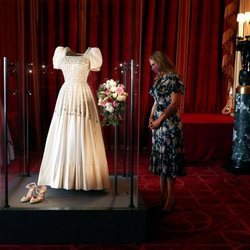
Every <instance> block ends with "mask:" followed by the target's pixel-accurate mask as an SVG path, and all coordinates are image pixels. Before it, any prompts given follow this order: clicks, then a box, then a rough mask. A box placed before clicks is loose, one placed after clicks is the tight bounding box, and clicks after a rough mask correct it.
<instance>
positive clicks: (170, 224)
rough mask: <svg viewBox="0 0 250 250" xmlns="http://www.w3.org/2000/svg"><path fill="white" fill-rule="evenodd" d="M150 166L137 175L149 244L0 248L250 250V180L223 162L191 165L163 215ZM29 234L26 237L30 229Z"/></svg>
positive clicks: (156, 180) (142, 165)
mask: <svg viewBox="0 0 250 250" xmlns="http://www.w3.org/2000/svg"><path fill="white" fill-rule="evenodd" d="M147 165H148V161H147V159H146V158H145V159H142V160H141V163H140V170H139V171H140V172H139V173H140V174H139V190H140V193H141V195H142V197H143V199H144V201H145V204H146V207H147V208H148V220H147V237H146V242H144V243H141V244H134V243H131V244H124V245H117V244H116V245H112V244H108V245H105V244H98V243H97V244H94V245H93V244H92V245H90V244H80V245H79V244H71V245H32V246H31V245H1V246H0V249H17V250H19V249H48V250H49V249H61V250H73V249H79V250H80V249H84V250H85V249H86V250H87V249H88V250H95V249H96V250H101V249H131V250H132V249H135V250H137V249H138V250H139V249H140V250H153V249H159V250H161V249H164V250H165V249H172V250H180V249H185V250H211V249H212V250H249V249H250V176H247V175H245V176H244V175H241V176H239V175H238V176H235V175H232V174H231V173H228V172H227V171H225V170H224V169H223V166H222V163H219V162H215V163H210V164H200V165H189V166H188V167H187V172H188V175H187V176H186V177H181V178H178V179H177V182H176V206H175V210H174V212H173V213H171V214H169V215H164V214H162V213H161V211H160V209H159V208H157V207H156V206H155V205H156V204H158V202H159V196H160V195H159V177H158V176H154V175H152V174H151V173H149V172H148V169H147V168H148V166H147ZM25 230H27V235H28V231H29V230H30V229H25ZM45 233H46V232H45ZM41 237H42V236H41Z"/></svg>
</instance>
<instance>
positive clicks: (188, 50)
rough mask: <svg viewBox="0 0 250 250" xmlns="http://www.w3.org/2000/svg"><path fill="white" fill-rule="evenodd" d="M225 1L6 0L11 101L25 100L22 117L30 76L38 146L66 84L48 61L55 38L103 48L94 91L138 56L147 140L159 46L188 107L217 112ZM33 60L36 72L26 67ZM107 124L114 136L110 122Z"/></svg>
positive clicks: (221, 97) (0, 13)
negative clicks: (13, 68) (152, 61)
mask: <svg viewBox="0 0 250 250" xmlns="http://www.w3.org/2000/svg"><path fill="white" fill-rule="evenodd" d="M225 7H226V0H223V1H221V0H202V1H200V0H185V1H184V0H176V1H167V0H157V1H154V0H138V1H133V0H119V1H117V0H102V1H95V0H71V1H68V0H27V1H24V0H1V1H0V29H1V32H0V41H1V48H0V56H1V58H2V56H4V55H6V56H8V57H9V58H10V60H12V61H13V62H16V63H17V65H18V77H16V79H18V80H17V81H18V83H19V85H20V86H19V88H20V93H19V101H18V100H16V99H15V100H12V99H11V100H10V106H11V107H10V110H11V113H13V117H14V116H15V114H16V113H18V111H17V110H18V109H17V108H16V107H17V106H18V103H19V106H20V103H21V108H20V107H19V109H20V110H21V123H23V122H24V119H25V116H24V114H25V108H26V107H25V103H26V102H25V99H26V92H25V91H26V87H27V86H26V84H27V79H28V80H29V81H28V82H29V84H30V85H29V86H28V88H29V89H30V90H31V93H32V95H31V96H29V99H28V100H29V108H30V131H31V135H32V140H33V145H34V146H37V145H38V147H40V145H42V144H43V143H44V139H45V138H46V134H47V130H48V126H49V124H50V120H51V116H52V113H53V109H54V105H55V101H56V97H57V94H58V91H59V89H60V87H61V84H62V83H63V78H62V74H61V72H60V71H55V70H54V69H53V68H52V65H51V61H52V56H53V53H54V50H55V47H56V46H58V45H61V46H69V47H70V48H71V49H72V50H75V51H78V52H83V51H85V50H86V49H87V47H88V46H90V47H94V46H97V47H99V48H100V49H101V51H102V53H103V59H104V62H103V67H102V69H101V72H99V73H93V74H91V75H90V77H89V83H90V84H91V86H92V89H93V91H96V89H97V86H98V84H99V83H101V82H102V81H104V80H105V79H107V78H115V79H116V78H118V79H119V78H121V77H122V76H121V74H120V72H119V70H117V69H119V64H120V63H121V62H124V61H129V60H130V59H131V58H133V59H135V60H136V64H138V65H139V66H140V67H139V70H138V71H137V73H138V74H137V80H138V82H139V81H140V83H141V88H140V98H141V107H140V109H141V110H140V111H141V112H140V129H141V138H142V145H145V143H146V141H147V137H148V136H149V131H148V128H147V117H148V113H149V112H150V108H151V105H152V98H151V97H150V96H149V94H148V92H149V88H150V86H151V84H152V83H153V74H151V71H150V67H149V63H148V58H149V56H150V54H151V53H152V52H153V51H155V50H163V51H165V52H166V53H167V54H168V55H169V56H170V58H172V60H173V61H174V62H175V63H176V66H177V69H178V71H179V72H180V74H181V75H182V78H183V82H184V84H185V86H186V92H185V97H184V98H183V104H182V111H183V112H186V113H220V112H221V110H222V108H223V106H224V105H225V102H226V101H225V98H226V92H227V85H226V84H225V83H223V81H222V69H221V61H222V34H223V24H224V11H225ZM16 41H17V42H16ZM30 63H33V64H32V65H31V66H30V67H31V68H32V74H31V75H29V74H28V73H27V72H28V71H27V65H29V64H30ZM43 65H44V66H45V67H43ZM11 84H16V83H15V81H12V83H11ZM13 88H14V87H13ZM20 110H19V111H20ZM19 114H20V112H19ZM10 119H11V118H10ZM12 124H14V123H12ZM15 126H16V125H13V127H14V128H13V130H14V131H16V130H15V129H16V128H17V127H15ZM22 130H23V129H22ZM105 130H106V131H105V136H106V137H109V136H110V133H111V132H110V129H106V128H105Z"/></svg>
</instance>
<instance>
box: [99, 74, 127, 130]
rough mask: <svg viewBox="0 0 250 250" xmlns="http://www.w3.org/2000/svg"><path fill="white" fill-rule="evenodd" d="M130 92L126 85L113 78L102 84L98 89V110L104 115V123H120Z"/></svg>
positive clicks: (105, 124)
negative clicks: (127, 90)
mask: <svg viewBox="0 0 250 250" xmlns="http://www.w3.org/2000/svg"><path fill="white" fill-rule="evenodd" d="M127 96H128V94H127V93H126V92H125V90H124V85H123V84H119V82H117V81H114V80H113V79H110V80H107V81H106V82H105V83H103V84H101V85H100V86H99V88H98V91H97V98H98V110H99V113H100V115H101V116H102V117H103V119H102V125H104V126H108V125H113V126H115V125H118V124H119V120H121V119H122V113H123V112H124V110H125V106H126V104H125V101H126V97H127Z"/></svg>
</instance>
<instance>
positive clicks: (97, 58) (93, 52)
mask: <svg viewBox="0 0 250 250" xmlns="http://www.w3.org/2000/svg"><path fill="white" fill-rule="evenodd" d="M88 54H89V61H90V70H92V71H99V70H100V69H101V66H102V53H101V51H100V49H99V48H91V49H90V50H89V53H88Z"/></svg>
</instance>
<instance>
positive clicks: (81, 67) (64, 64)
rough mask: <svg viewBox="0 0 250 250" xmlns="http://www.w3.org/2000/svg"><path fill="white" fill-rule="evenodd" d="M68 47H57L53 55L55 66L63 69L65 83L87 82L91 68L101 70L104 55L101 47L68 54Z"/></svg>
mask: <svg viewBox="0 0 250 250" xmlns="http://www.w3.org/2000/svg"><path fill="white" fill-rule="evenodd" d="M68 51H70V48H68V47H61V46H59V47H57V48H56V50H55V53H54V56H53V66H54V68H55V69H61V70H62V72H63V76H64V79H65V83H70V84H79V83H87V77H88V74H89V71H90V70H93V71H99V70H100V67H101V65H102V55H101V51H100V49H99V48H88V49H87V50H86V51H85V53H83V54H76V55H67V52H68Z"/></svg>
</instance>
